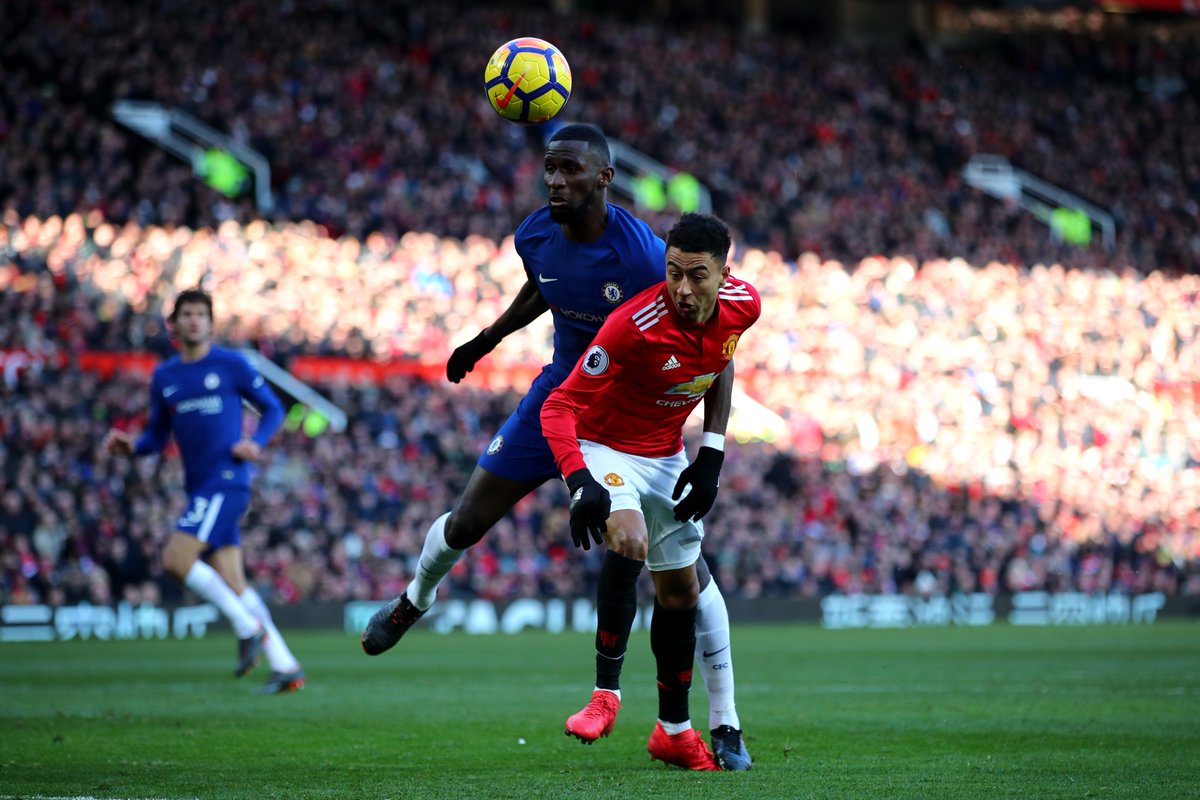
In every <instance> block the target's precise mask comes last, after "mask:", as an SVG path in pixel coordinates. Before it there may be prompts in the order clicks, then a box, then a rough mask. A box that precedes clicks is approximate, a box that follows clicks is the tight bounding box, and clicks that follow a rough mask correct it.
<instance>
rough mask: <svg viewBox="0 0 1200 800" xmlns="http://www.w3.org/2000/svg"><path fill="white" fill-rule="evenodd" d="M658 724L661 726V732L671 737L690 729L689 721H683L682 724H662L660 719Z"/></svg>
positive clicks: (690, 723)
mask: <svg viewBox="0 0 1200 800" xmlns="http://www.w3.org/2000/svg"><path fill="white" fill-rule="evenodd" d="M658 724H659V725H662V726H663V730H664V731H666V732H667V733H669V734H670V735H671V736H674V735H676V734H678V733H683V732H684V731H686V730H688V729H690V728H691V727H692V721H691V720H690V719H689V720H685V721H684V722H663V721H662V720H661V719H660V720H659V721H658Z"/></svg>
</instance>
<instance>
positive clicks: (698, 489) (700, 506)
mask: <svg viewBox="0 0 1200 800" xmlns="http://www.w3.org/2000/svg"><path fill="white" fill-rule="evenodd" d="M724 462H725V453H723V452H721V451H720V450H718V449H716V448H715V447H701V448H700V452H698V453H696V460H695V461H693V462H692V463H690V464H688V465H687V466H686V467H684V469H683V472H681V473H679V480H678V481H676V482H675V491H674V492H673V493H672V494H671V499H672V500H679V495H681V494H683V487H684V486H686V485H688V484H689V483H690V484H691V485H692V490H691V491H690V492H688V495H687V497H685V498H683V499H682V500H679V503H678V504H677V505H676V506H675V519H677V520H679V521H680V522H685V521H687V520H689V519H691V520H698V519H700V518H701V517H703V516H704V515H705V514H707V513H708V512H709V511H711V510H712V507H713V503H715V502H716V501H717V486H719V485H720V483H721V464H723V463H724Z"/></svg>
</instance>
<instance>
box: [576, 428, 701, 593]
mask: <svg viewBox="0 0 1200 800" xmlns="http://www.w3.org/2000/svg"><path fill="white" fill-rule="evenodd" d="M579 449H580V450H581V451H582V452H583V460H584V462H586V463H587V466H588V470H589V471H590V472H591V473H592V475H593V476H594V477H595V478H596V480H598V481H600V483H602V484H603V485H604V488H605V489H608V494H609V496H610V497H611V498H612V510H613V511H622V510H630V511H638V512H640V513H641V515H642V517H643V518H645V520H646V530H647V531H648V532H649V538H650V541H649V542H648V545H649V550H648V551H647V553H646V566H648V567H650V569H651V570H652V571H654V572H662V571H663V570H669V569H683V568H684V567H687V566H691V565H692V564H694V563H696V559H698V558H699V557H700V540H702V539H703V538H704V525H703V524H702V523H700V522H692V521H691V520H688V521H687V522H680V521H679V520H677V519H675V504H676V503H677V502H678V501H677V500H672V499H671V493H672V492H674V491H675V483H676V482H677V481H678V480H679V473H681V472H683V470H684V468H685V467H686V466H687V465H688V459H687V454H686V453H685V452H684V451H683V450H680V451H679V452H678V453H676V454H675V455H673V456H666V457H665V458H649V457H647V456H635V455H630V454H629V453H622V452H619V451H617V450H613V449H612V448H611V447H605V446H604V445H602V444H597V443H596V442H589V441H587V440H584V439H580V440H579Z"/></svg>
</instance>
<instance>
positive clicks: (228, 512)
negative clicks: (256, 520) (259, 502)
mask: <svg viewBox="0 0 1200 800" xmlns="http://www.w3.org/2000/svg"><path fill="white" fill-rule="evenodd" d="M249 505H250V491H249V490H248V489H208V490H205V489H201V490H200V491H198V492H194V493H193V494H192V495H191V496H190V497H189V498H188V504H187V508H186V509H184V512H183V514H181V515H180V516H179V520H178V521H177V522H176V523H175V528H176V529H177V530H179V531H180V532H181V533H186V534H188V535H190V536H195V537H196V538H197V539H199V540H200V541H202V542H204V543H205V544H207V545H208V546H209V548H211V549H214V550H215V549H216V548H218V547H236V546H238V545H240V544H241V543H242V536H241V531H239V530H238V521H239V520H240V519H241V518H242V514H244V513H246V507H247V506H249Z"/></svg>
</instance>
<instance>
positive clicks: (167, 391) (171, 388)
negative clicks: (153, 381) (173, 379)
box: [163, 386, 179, 397]
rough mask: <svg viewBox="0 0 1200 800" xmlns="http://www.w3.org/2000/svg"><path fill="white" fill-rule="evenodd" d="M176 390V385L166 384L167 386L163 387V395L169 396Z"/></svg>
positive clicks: (177, 389) (177, 388)
mask: <svg viewBox="0 0 1200 800" xmlns="http://www.w3.org/2000/svg"><path fill="white" fill-rule="evenodd" d="M178 391H179V387H178V386H168V387H167V388H165V389H163V397H170V396H171V395H173V394H175V393H176V392H178Z"/></svg>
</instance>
